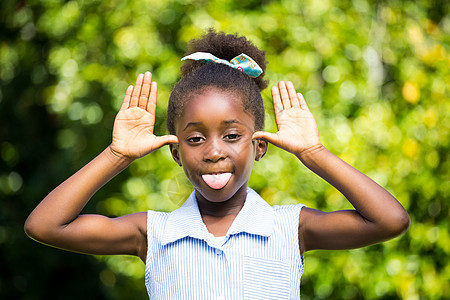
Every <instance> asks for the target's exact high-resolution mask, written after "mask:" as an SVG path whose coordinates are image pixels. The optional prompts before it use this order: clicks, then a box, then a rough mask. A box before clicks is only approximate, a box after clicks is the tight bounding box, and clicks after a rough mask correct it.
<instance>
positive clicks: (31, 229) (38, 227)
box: [23, 215, 47, 242]
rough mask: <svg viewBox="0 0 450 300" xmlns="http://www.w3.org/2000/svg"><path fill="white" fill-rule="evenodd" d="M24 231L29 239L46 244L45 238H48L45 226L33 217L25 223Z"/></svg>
mask: <svg viewBox="0 0 450 300" xmlns="http://www.w3.org/2000/svg"><path fill="white" fill-rule="evenodd" d="M23 229H24V231H25V233H26V235H27V236H28V237H30V238H31V239H33V240H35V241H38V242H44V237H45V236H47V234H46V232H45V231H46V230H45V226H42V223H41V222H39V220H35V218H33V217H32V216H31V215H30V216H29V217H28V219H27V220H26V221H25V224H24V227H23Z"/></svg>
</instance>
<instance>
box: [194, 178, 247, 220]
mask: <svg viewBox="0 0 450 300" xmlns="http://www.w3.org/2000/svg"><path fill="white" fill-rule="evenodd" d="M195 197H196V198H197V203H198V208H199V210H200V214H201V215H202V218H204V217H211V218H223V217H226V216H234V217H235V216H237V214H238V213H239V212H240V211H241V209H242V207H243V206H244V202H245V198H246V197H247V185H244V186H242V187H241V188H240V189H239V190H238V191H237V192H236V193H235V194H234V195H233V196H232V197H231V198H230V199H228V200H226V201H221V202H213V201H209V200H207V199H206V198H205V197H203V196H202V194H200V193H199V192H198V191H195Z"/></svg>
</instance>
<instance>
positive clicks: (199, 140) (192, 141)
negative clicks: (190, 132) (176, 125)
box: [187, 136, 204, 144]
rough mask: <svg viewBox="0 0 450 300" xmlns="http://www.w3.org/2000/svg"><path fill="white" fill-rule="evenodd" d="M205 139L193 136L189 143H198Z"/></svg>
mask: <svg viewBox="0 0 450 300" xmlns="http://www.w3.org/2000/svg"><path fill="white" fill-rule="evenodd" d="M203 140H204V139H203V138H202V137H201V136H193V137H190V138H188V139H187V141H188V142H189V143H193V144H198V143H200V142H202V141H203Z"/></svg>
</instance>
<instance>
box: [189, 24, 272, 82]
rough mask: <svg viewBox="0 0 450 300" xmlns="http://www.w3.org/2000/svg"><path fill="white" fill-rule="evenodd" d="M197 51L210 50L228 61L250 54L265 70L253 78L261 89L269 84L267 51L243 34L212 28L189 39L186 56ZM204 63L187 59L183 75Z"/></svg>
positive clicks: (209, 51)
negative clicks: (267, 77)
mask: <svg viewBox="0 0 450 300" xmlns="http://www.w3.org/2000/svg"><path fill="white" fill-rule="evenodd" d="M195 52H208V53H211V54H213V55H214V56H217V57H218V58H221V59H225V60H227V61H230V60H231V59H233V58H234V57H236V56H238V55H239V54H241V53H244V54H246V55H248V56H250V57H251V58H252V59H253V60H254V61H255V62H256V63H257V64H258V65H259V66H260V67H261V69H262V70H263V73H262V74H261V75H260V76H258V77H257V78H252V80H254V82H255V83H256V85H257V86H258V88H259V90H260V91H262V90H263V89H265V88H266V87H267V85H268V82H267V80H264V75H265V70H266V65H267V61H266V52H265V51H262V50H259V49H258V48H257V47H256V46H255V45H253V43H252V42H250V41H249V40H247V39H246V38H245V37H243V36H237V35H236V34H226V33H224V32H216V31H215V30H214V29H213V28H210V29H209V30H208V31H207V32H206V33H205V34H204V35H203V36H202V37H201V38H199V39H192V40H191V41H189V44H188V50H187V52H186V54H185V56H187V55H190V54H192V53H195ZM204 64H205V63H203V62H200V61H195V60H186V61H185V62H184V64H183V65H182V66H181V77H184V76H186V75H187V74H189V73H191V72H192V71H193V70H195V69H197V68H199V67H201V66H203V65H204Z"/></svg>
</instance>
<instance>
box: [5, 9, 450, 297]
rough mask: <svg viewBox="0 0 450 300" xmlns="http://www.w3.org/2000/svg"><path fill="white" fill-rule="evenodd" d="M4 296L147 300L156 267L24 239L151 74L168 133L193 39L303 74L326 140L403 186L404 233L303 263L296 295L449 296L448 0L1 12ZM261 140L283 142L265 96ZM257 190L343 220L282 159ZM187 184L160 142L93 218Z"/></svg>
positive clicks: (159, 204)
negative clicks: (45, 201) (40, 210)
mask: <svg viewBox="0 0 450 300" xmlns="http://www.w3.org/2000/svg"><path fill="white" fill-rule="evenodd" d="M0 5H1V6H0V155H1V156H0V197H1V202H0V298H1V299H63V298H64V299H80V298H82V299H148V297H147V294H146V290H145V286H144V279H143V276H144V264H143V263H142V262H140V261H139V260H138V259H135V258H132V257H126V256H118V257H105V256H99V257H93V256H86V255H80V254H75V253H69V252H65V251H61V250H58V249H53V248H50V247H46V246H44V245H41V244H38V243H36V242H34V241H32V240H31V239H29V238H27V237H26V236H25V234H24V233H23V223H24V221H25V219H26V217H27V215H28V214H29V213H30V212H31V210H32V209H33V208H34V207H35V206H36V204H37V203H38V202H39V201H40V200H41V199H42V198H43V197H45V195H46V194H47V193H48V192H49V191H50V190H51V189H52V188H54V187H55V186H56V185H58V184H59V183H60V182H61V181H63V180H64V179H65V178H67V177H68V176H70V175H71V174H72V173H73V172H75V171H76V170H78V169H79V168H80V167H82V166H83V165H84V164H86V163H87V162H88V161H89V160H90V159H92V158H93V157H94V156H96V155H97V154H98V153H99V152H101V151H102V149H104V148H105V147H106V146H108V144H109V143H110V139H111V131H112V125H113V119H114V117H115V114H116V112H117V110H118V108H119V106H120V103H121V101H122V99H123V95H124V93H125V89H126V87H127V86H128V85H129V84H133V82H134V80H135V78H136V75H137V74H138V73H140V72H144V71H147V70H150V71H151V72H153V74H154V79H155V80H156V81H157V82H158V83H159V98H158V101H159V102H158V110H157V130H156V132H157V133H159V134H163V133H165V132H166V130H165V113H166V106H167V100H168V97H169V93H170V91H171V89H172V87H173V85H174V83H175V82H176V81H177V80H178V79H179V67H180V58H181V57H182V55H183V53H184V51H185V49H186V44H187V41H188V40H189V39H191V38H194V37H198V36H199V35H200V34H201V33H202V32H203V31H204V30H205V29H206V28H209V27H214V28H216V29H218V30H224V31H226V32H227V33H235V32H238V33H239V34H241V35H245V36H247V37H248V38H249V39H250V40H252V41H253V42H254V43H255V44H256V45H257V46H259V47H260V48H262V49H264V50H266V51H267V56H268V60H269V62H270V64H269V66H268V70H267V78H268V79H270V84H276V82H277V81H278V80H281V79H283V80H291V81H293V82H294V84H295V86H296V87H297V89H298V90H299V91H301V92H302V93H303V94H304V95H305V97H306V100H307V102H308V103H309V106H310V109H311V110H312V112H313V113H314V115H315V117H316V119H317V122H318V125H319V130H320V134H321V139H322V142H323V143H324V144H325V146H326V147H328V148H329V149H330V150H331V151H332V152H334V153H335V154H337V155H338V156H340V157H341V158H343V159H344V160H346V161H347V162H349V163H350V164H352V165H353V166H355V167H356V168H358V169H359V170H361V171H362V172H364V173H366V174H368V175H369V176H370V177H371V178H373V179H374V180H376V181H377V182H378V183H379V184H381V185H382V186H384V187H385V188H386V189H388V190H389V191H390V192H392V193H393V194H394V195H395V196H396V197H397V198H398V199H399V201H400V202H401V203H402V204H403V205H404V207H405V208H406V209H407V210H408V212H409V213H410V216H411V221H412V224H411V227H410V229H409V231H408V232H407V233H406V234H405V235H403V236H401V237H399V238H396V239H394V240H391V241H389V242H386V243H383V244H380V245H374V246H371V247H367V248H364V249H359V250H351V251H335V252H327V251H313V252H309V253H307V254H306V255H305V259H306V271H305V274H304V276H303V278H302V286H301V294H302V299H444V298H447V299H450V296H449V295H450V287H449V281H450V264H449V254H450V236H449V227H450V226H449V215H450V210H449V200H448V199H449V195H450V176H449V171H448V170H449V169H450V162H449V159H448V158H449V143H450V136H449V127H450V118H449V116H450V102H449V100H448V99H449V95H450V88H449V83H450V71H449V69H450V68H449V66H450V13H449V4H448V2H447V1H445V0H442V1H399V0H394V1H367V0H353V1H339V0H324V1H314V0H308V1H298V0H283V1H269V0H265V1H258V0H239V1H231V0H221V1H219V0H215V1H197V0H185V1H181V0H180V1H175V0H171V1H170V0H164V1H149V0H147V1H146V0H141V1H134V0H128V1H123V0H120V1H119V0H110V1H83V0H79V1H59V0H45V1H37V0H35V1H11V0H2V1H1V4H0ZM263 97H264V100H265V103H266V111H267V122H266V130H270V131H274V130H275V124H274V120H273V110H272V108H271V99H270V95H269V89H267V90H265V91H264V92H263ZM250 181H251V182H250V186H252V187H253V188H254V189H256V190H257V191H258V192H260V193H261V194H262V196H263V197H265V198H266V199H267V200H268V201H269V203H270V204H287V203H297V202H302V203H305V204H307V205H308V206H310V207H313V208H318V209H322V210H325V211H331V210H336V209H344V208H348V207H349V204H348V202H347V201H346V200H345V199H344V198H343V197H342V195H340V194H339V193H338V192H337V191H336V190H335V189H334V188H332V187H331V186H329V185H328V184H327V183H325V182H324V181H322V180H321V179H320V178H318V177H317V176H316V175H314V174H312V173H311V172H310V171H308V170H307V169H306V168H305V167H304V166H302V165H301V164H300V163H299V162H298V161H297V160H296V159H295V158H294V157H293V156H292V155H290V154H288V153H285V152H283V151H280V150H279V149H276V148H275V147H272V146H271V147H270V148H269V153H268V154H267V156H266V157H265V158H264V159H263V160H262V161H260V162H258V163H257V164H256V165H255V167H254V172H253V174H252V177H251V179H250ZM190 191H191V187H190V186H189V184H188V182H187V181H186V179H185V177H184V175H183V173H182V170H181V168H179V167H178V166H177V165H176V164H175V163H174V162H173V161H172V159H171V158H170V155H169V151H168V148H167V147H165V148H163V149H161V150H159V151H157V152H155V153H152V154H150V155H149V156H147V157H145V158H143V159H141V160H139V161H136V162H135V163H133V164H132V165H131V166H130V167H129V168H128V169H127V170H126V171H124V172H123V173H122V174H120V175H119V176H118V177H117V178H115V179H113V181H112V182H110V183H109V184H108V185H106V186H105V187H104V188H103V189H101V190H100V191H99V192H98V193H97V194H96V195H95V196H94V198H93V199H92V200H91V202H90V203H89V204H88V206H87V207H86V209H85V212H89V213H101V214H105V215H108V216H118V215H123V214H127V213H131V212H136V211H143V210H147V209H155V210H163V211H171V210H173V209H175V208H177V207H178V206H179V205H181V204H182V203H183V201H184V199H185V197H186V196H187V195H188V194H189V193H190Z"/></svg>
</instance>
